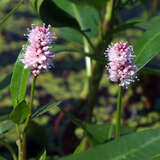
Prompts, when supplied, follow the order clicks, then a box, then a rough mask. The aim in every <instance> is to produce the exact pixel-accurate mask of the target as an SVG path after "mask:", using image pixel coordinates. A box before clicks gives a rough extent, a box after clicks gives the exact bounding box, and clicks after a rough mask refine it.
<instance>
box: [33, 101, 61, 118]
mask: <svg viewBox="0 0 160 160" xmlns="http://www.w3.org/2000/svg"><path fill="white" fill-rule="evenodd" d="M60 103H61V101H60V102H55V103H49V104H47V105H45V106H41V107H38V108H37V110H36V111H34V113H33V114H32V118H35V117H38V116H40V115H42V114H43V113H45V112H48V111H49V110H50V109H52V108H53V107H57V106H58V105H59V104H60Z"/></svg>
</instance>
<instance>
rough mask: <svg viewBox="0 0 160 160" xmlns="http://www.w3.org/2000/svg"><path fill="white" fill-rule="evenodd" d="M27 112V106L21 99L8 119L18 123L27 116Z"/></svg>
mask: <svg viewBox="0 0 160 160" xmlns="http://www.w3.org/2000/svg"><path fill="white" fill-rule="evenodd" d="M28 114H29V107H28V105H27V104H26V102H25V101H24V100H23V101H22V102H20V103H19V104H18V105H17V106H16V107H15V108H14V109H13V111H12V112H11V114H10V119H11V120H12V121H13V122H15V123H17V124H20V123H22V122H23V121H24V120H25V119H26V118H27V116H28Z"/></svg>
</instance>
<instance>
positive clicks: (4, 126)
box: [0, 120, 15, 135]
mask: <svg viewBox="0 0 160 160" xmlns="http://www.w3.org/2000/svg"><path fill="white" fill-rule="evenodd" d="M14 127H15V124H14V123H13V122H12V121H10V120H9V121H4V122H2V123H0V135H1V134H4V133H6V132H8V131H10V130H11V129H13V128H14Z"/></svg>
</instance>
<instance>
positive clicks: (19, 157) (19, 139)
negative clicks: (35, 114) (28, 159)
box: [16, 124, 22, 160]
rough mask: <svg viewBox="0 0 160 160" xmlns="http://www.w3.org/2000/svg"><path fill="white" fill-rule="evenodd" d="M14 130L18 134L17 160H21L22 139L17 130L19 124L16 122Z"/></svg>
mask: <svg viewBox="0 0 160 160" xmlns="http://www.w3.org/2000/svg"><path fill="white" fill-rule="evenodd" d="M16 131H17V135H18V140H17V146H18V160H21V155H22V140H21V132H20V130H19V126H18V125H17V124H16Z"/></svg>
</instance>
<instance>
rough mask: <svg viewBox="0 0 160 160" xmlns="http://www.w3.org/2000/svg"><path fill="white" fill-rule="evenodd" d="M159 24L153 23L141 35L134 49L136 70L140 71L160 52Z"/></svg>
mask: <svg viewBox="0 0 160 160" xmlns="http://www.w3.org/2000/svg"><path fill="white" fill-rule="evenodd" d="M159 28H160V23H159V21H157V23H155V22H154V23H153V25H152V26H151V27H149V28H148V30H147V31H146V32H145V33H144V34H143V36H142V37H141V38H140V39H139V40H138V42H137V43H136V45H135V47H134V52H135V54H136V57H135V63H136V64H137V66H138V70H137V71H139V70H140V69H142V68H143V67H144V66H145V65H146V64H147V63H148V62H149V61H151V60H152V58H154V57H155V56H156V55H157V54H158V53H159V52H160V45H159V43H160V29H159Z"/></svg>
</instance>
